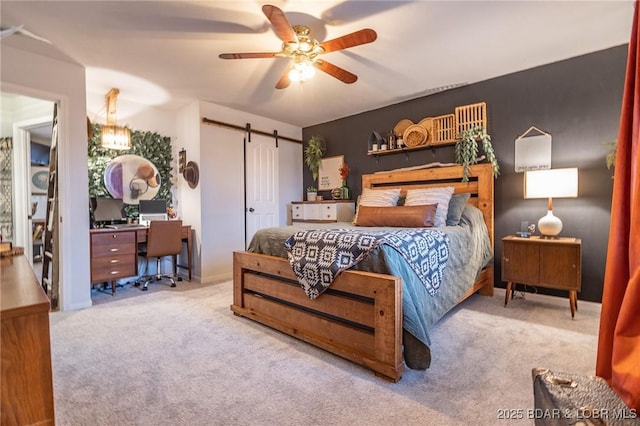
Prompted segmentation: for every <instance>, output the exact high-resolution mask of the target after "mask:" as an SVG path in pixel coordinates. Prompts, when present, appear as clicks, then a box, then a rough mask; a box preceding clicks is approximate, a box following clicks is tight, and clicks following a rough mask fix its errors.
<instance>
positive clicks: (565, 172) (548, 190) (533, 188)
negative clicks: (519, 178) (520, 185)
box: [524, 168, 578, 198]
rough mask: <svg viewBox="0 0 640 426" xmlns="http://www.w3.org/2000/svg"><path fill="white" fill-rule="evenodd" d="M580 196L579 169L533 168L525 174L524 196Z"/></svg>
mask: <svg viewBox="0 0 640 426" xmlns="http://www.w3.org/2000/svg"><path fill="white" fill-rule="evenodd" d="M577 196H578V169H577V168H569V169H548V170H532V171H527V172H525V174H524V198H569V197H573V198H575V197H577Z"/></svg>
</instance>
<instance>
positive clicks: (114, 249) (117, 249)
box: [109, 248, 120, 252]
mask: <svg viewBox="0 0 640 426" xmlns="http://www.w3.org/2000/svg"><path fill="white" fill-rule="evenodd" d="M109 251H112V252H113V251H120V249H119V248H112V249H109Z"/></svg>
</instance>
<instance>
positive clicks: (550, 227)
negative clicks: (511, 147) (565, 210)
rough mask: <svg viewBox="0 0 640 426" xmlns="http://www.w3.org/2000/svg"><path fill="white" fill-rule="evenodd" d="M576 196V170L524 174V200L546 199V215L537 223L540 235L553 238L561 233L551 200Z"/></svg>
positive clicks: (559, 222)
mask: <svg viewBox="0 0 640 426" xmlns="http://www.w3.org/2000/svg"><path fill="white" fill-rule="evenodd" d="M577 196H578V169H577V168H568V169H548V170H534V171H528V172H525V174H524V198H526V199H528V198H548V200H549V201H548V205H547V214H546V216H543V217H542V218H540V220H539V221H538V229H539V230H540V233H541V234H542V235H543V236H545V237H547V238H553V237H555V236H556V235H558V234H559V233H560V231H562V221H561V220H560V218H558V217H557V216H554V214H553V198H558V197H561V198H569V197H573V198H575V197H577Z"/></svg>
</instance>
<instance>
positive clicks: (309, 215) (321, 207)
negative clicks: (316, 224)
mask: <svg viewBox="0 0 640 426" xmlns="http://www.w3.org/2000/svg"><path fill="white" fill-rule="evenodd" d="M304 209H305V214H304V218H305V219H314V220H336V213H337V209H336V205H335V204H334V203H332V204H306V205H305V206H304Z"/></svg>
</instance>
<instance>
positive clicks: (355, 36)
mask: <svg viewBox="0 0 640 426" xmlns="http://www.w3.org/2000/svg"><path fill="white" fill-rule="evenodd" d="M376 38H378V34H376V32H375V31H374V30H372V29H370V28H365V29H363V30H359V31H356V32H353V33H351V34H347V35H343V36H342V37H338V38H334V39H333V40H329V41H325V42H323V43H320V46H322V48H323V49H324V51H325V53H328V52H335V51H336V50H342V49H347V48H349V47H353V46H359V45H361V44H367V43H371V42H372V41H375V39H376Z"/></svg>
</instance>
